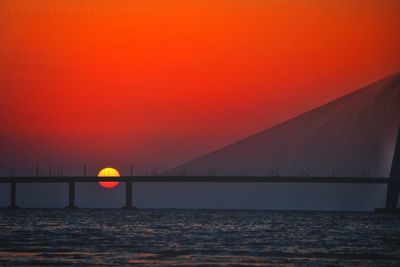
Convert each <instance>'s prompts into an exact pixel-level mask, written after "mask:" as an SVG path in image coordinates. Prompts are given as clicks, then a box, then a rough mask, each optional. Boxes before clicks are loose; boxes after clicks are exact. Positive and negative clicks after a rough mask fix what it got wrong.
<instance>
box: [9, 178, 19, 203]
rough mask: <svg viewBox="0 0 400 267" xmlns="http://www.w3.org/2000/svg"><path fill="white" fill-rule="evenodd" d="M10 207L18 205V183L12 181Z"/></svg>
mask: <svg viewBox="0 0 400 267" xmlns="http://www.w3.org/2000/svg"><path fill="white" fill-rule="evenodd" d="M10 189H11V190H10V206H9V208H10V209H16V208H18V207H17V183H16V182H12V183H10Z"/></svg>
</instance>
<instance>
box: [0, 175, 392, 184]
mask: <svg viewBox="0 0 400 267" xmlns="http://www.w3.org/2000/svg"><path fill="white" fill-rule="evenodd" d="M100 181H108V182H112V181H118V182H141V183H179V182H183V183H188V182H194V183H333V184H334V183H341V184H387V183H389V182H390V181H391V180H390V179H389V178H383V177H382V178H380V177H371V178H368V177H313V176H122V177H95V176H63V177H59V176H56V177H51V176H45V177H43V176H38V177H32V176H26V177H20V176H18V177H0V183H71V182H85V183H86V182H100Z"/></svg>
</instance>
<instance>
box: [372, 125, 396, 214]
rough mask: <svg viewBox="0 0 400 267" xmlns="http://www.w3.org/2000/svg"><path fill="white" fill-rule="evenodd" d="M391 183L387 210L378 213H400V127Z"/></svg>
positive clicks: (387, 195)
mask: <svg viewBox="0 0 400 267" xmlns="http://www.w3.org/2000/svg"><path fill="white" fill-rule="evenodd" d="M389 179H390V181H389V183H388V185H387V191H386V205H385V209H383V210H382V209H377V211H384V212H385V211H387V212H396V213H397V212H400V210H398V209H397V202H398V200H399V193H400V127H399V131H398V133H397V141H396V145H395V150H394V155H393V161H392V168H391V170H390V177H389Z"/></svg>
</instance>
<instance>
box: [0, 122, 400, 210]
mask: <svg viewBox="0 0 400 267" xmlns="http://www.w3.org/2000/svg"><path fill="white" fill-rule="evenodd" d="M100 181H107V182H111V181H118V182H124V183H125V206H124V208H126V209H132V208H134V206H133V196H132V186H133V183H135V182H145V183H176V182H183V183H188V182H190V183H329V184H337V183H340V184H387V196H386V205H385V209H377V210H378V211H388V212H391V211H395V210H397V203H398V198H399V193H400V128H399V132H398V137H397V142H396V147H395V153H394V156H393V161H392V167H391V172H390V177H373V178H371V177H316V176H308V177H307V176H186V177H185V176H122V177H94V176H77V177H60V176H56V177H51V176H46V177H40V176H36V177H4V178H2V179H0V183H9V184H10V185H11V186H10V190H11V194H10V206H9V207H10V208H17V184H18V183H67V184H68V185H69V194H68V206H67V207H66V208H70V209H73V208H77V206H76V205H75V184H76V183H88V182H90V183H98V182H100Z"/></svg>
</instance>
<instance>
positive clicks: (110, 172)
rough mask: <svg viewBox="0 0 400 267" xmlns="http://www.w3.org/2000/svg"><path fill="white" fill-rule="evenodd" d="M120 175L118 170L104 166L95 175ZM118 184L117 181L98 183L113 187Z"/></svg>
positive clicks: (105, 186)
mask: <svg viewBox="0 0 400 267" xmlns="http://www.w3.org/2000/svg"><path fill="white" fill-rule="evenodd" d="M120 176H121V175H120V174H119V172H118V171H117V170H116V169H114V168H110V167H107V168H104V169H102V170H101V171H100V172H99V174H98V175H97V177H120ZM118 184H119V182H99V185H101V186H102V187H104V188H113V187H116V186H117V185H118Z"/></svg>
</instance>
